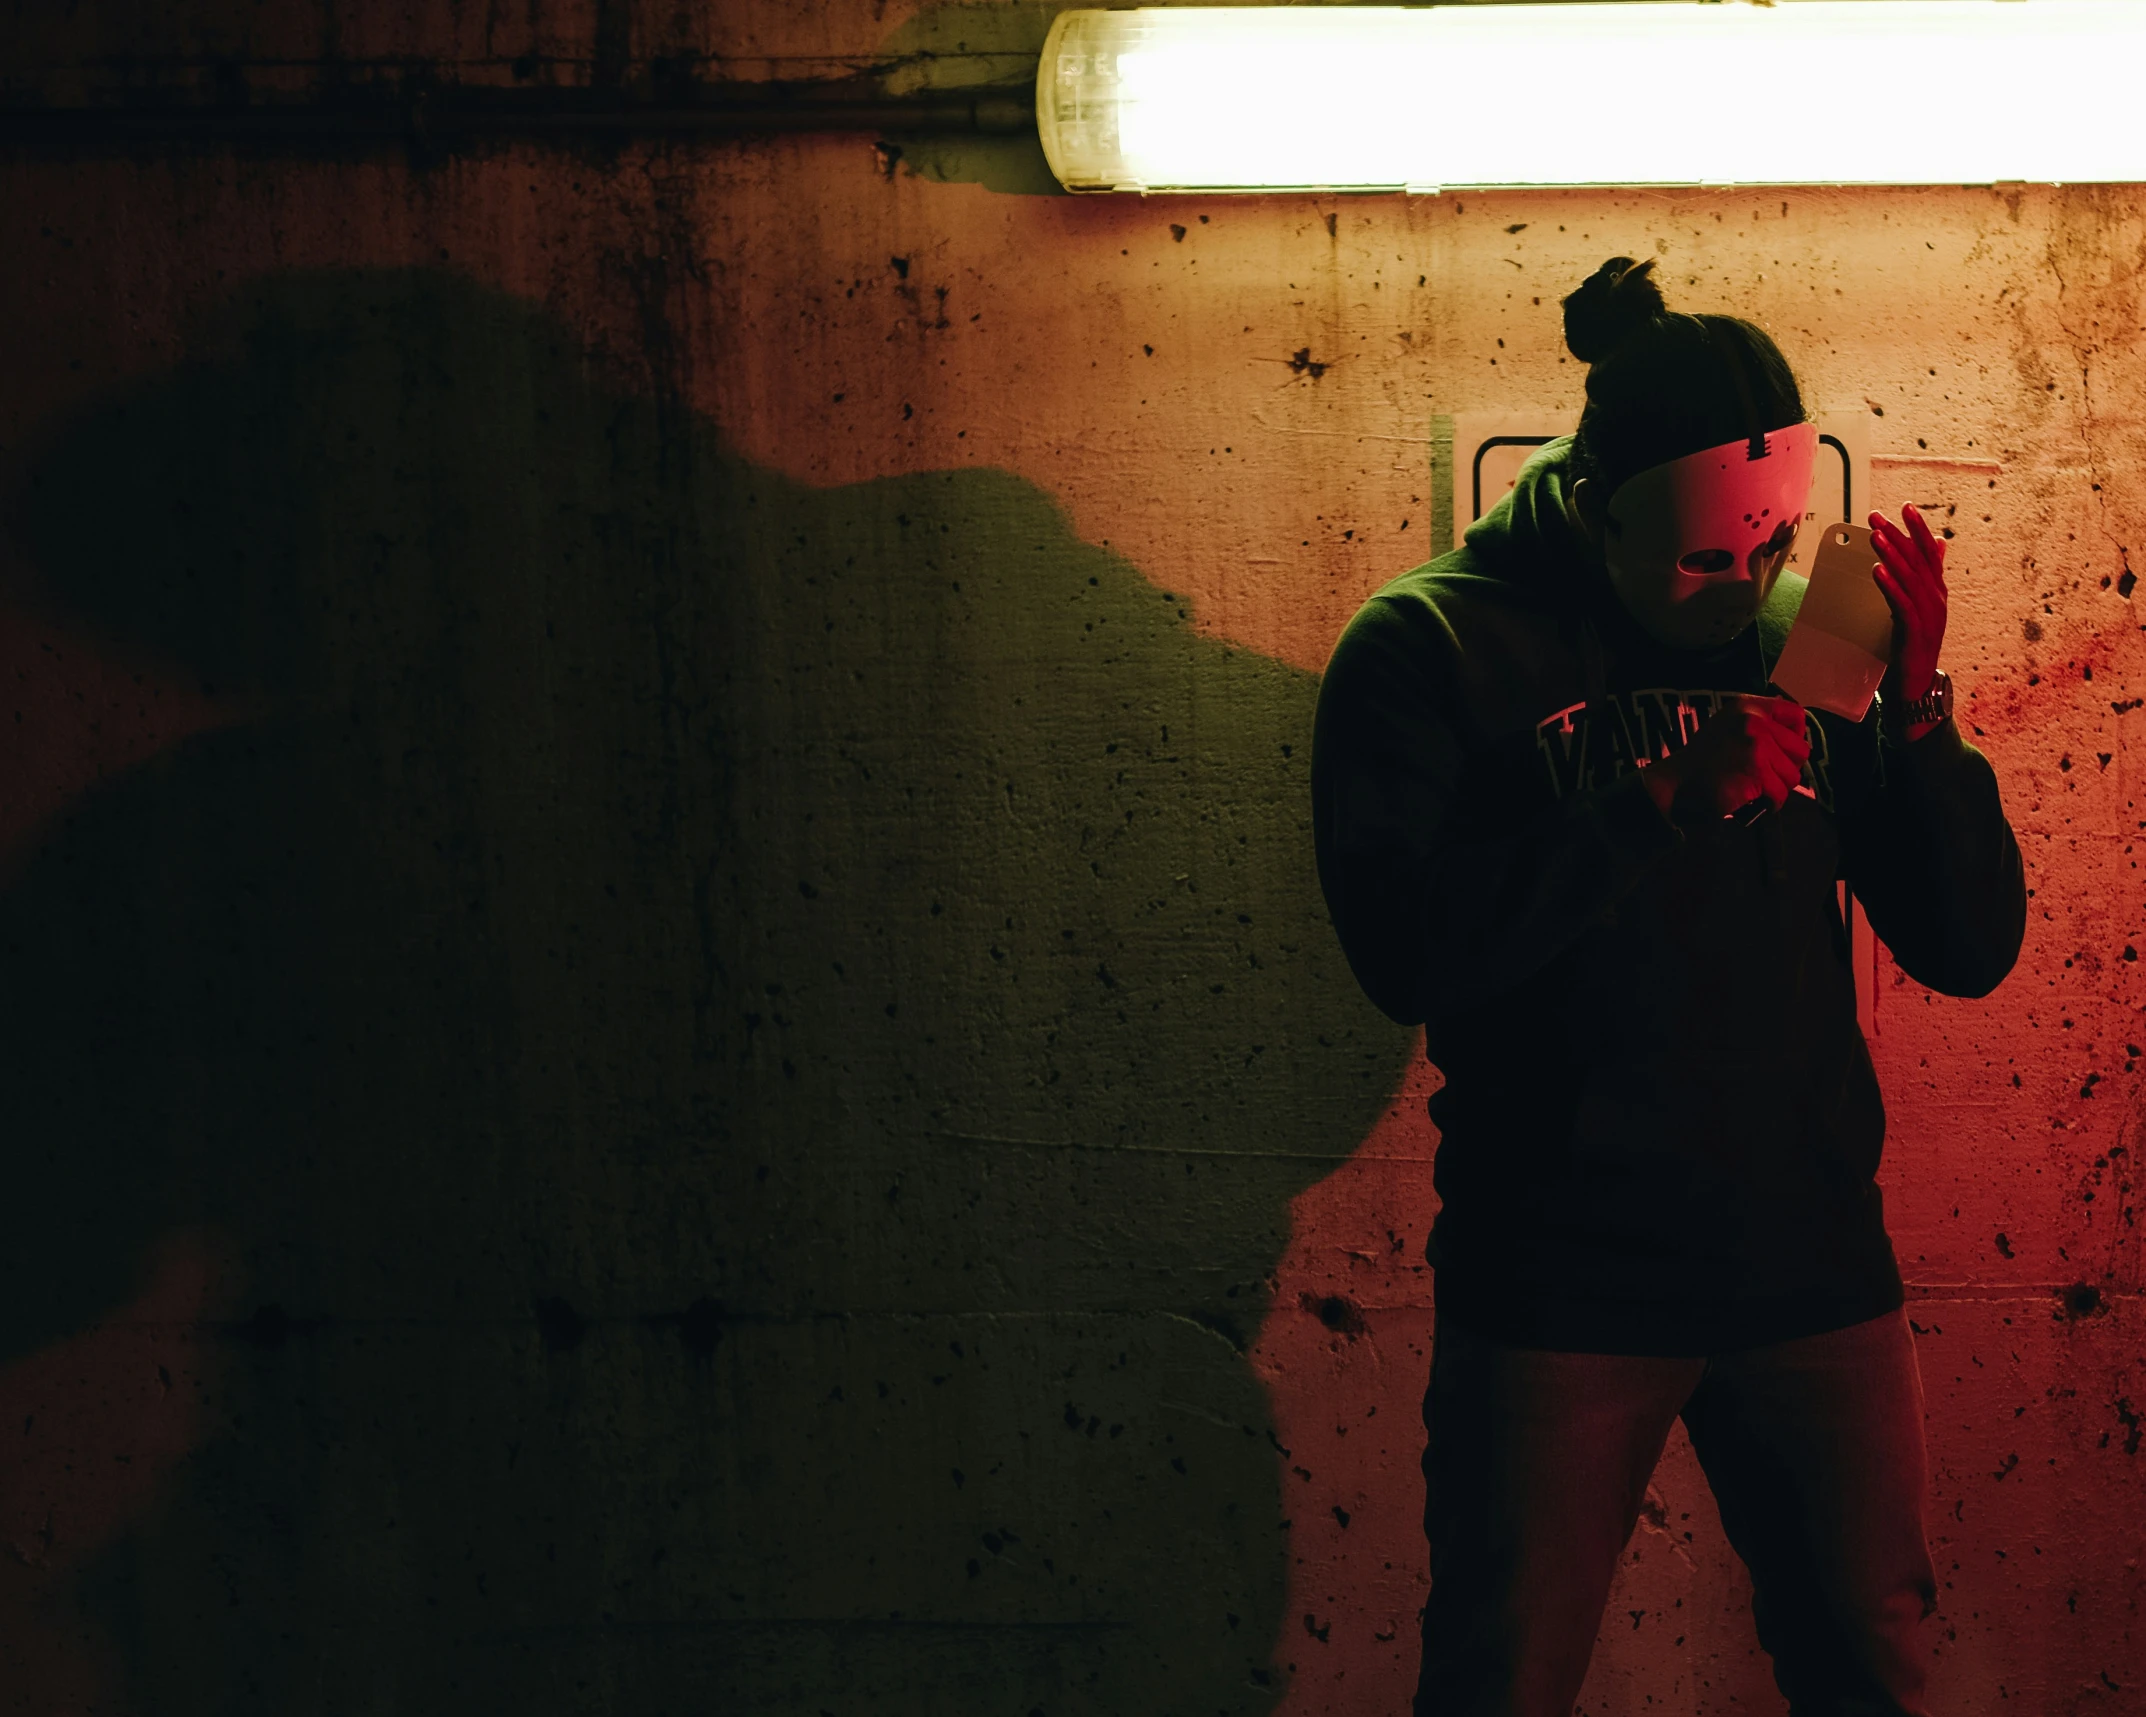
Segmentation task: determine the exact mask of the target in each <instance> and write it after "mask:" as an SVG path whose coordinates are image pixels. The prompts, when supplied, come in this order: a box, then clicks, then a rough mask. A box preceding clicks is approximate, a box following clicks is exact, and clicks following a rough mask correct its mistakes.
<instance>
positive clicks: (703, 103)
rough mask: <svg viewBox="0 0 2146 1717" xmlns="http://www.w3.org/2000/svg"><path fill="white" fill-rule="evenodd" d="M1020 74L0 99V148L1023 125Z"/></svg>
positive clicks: (471, 145)
mask: <svg viewBox="0 0 2146 1717" xmlns="http://www.w3.org/2000/svg"><path fill="white" fill-rule="evenodd" d="M1035 124H1036V104H1035V88H1034V85H1033V83H1032V82H1031V83H1027V84H1023V85H1020V86H1018V87H1000V86H991V87H982V88H972V89H926V90H918V91H915V92H913V93H903V94H889V93H888V92H887V91H886V90H885V89H884V87H883V86H882V85H881V84H880V82H879V80H878V79H876V78H871V77H865V78H849V79H843V80H840V81H827V80H816V81H811V82H729V83H714V82H710V83H674V84H672V85H670V86H669V87H666V88H664V89H662V90H661V91H651V92H645V93H644V92H638V91H633V90H629V89H591V88H579V89H559V88H541V89H498V88H473V87H470V86H468V85H445V86H441V85H430V86H425V87H420V88H411V87H409V86H407V85H406V86H403V87H400V88H396V89H392V90H390V89H381V90H377V91H376V90H358V91H344V92H337V93H334V94H322V95H317V96H312V97H308V98H305V99H300V100H291V101H275V100H263V101H236V102H229V103H216V104H210V103H205V102H181V101H174V100H171V99H168V98H162V97H161V92H160V98H158V99H144V98H136V99H132V100H126V101H114V102H110V103H95V104H85V105H81V106H73V107H23V106H15V107H0V148H6V149H16V150H21V149H30V150H41V149H63V150H70V151H81V150H85V149H87V150H100V149H127V148H131V147H134V146H138V145H157V144H211V145H214V144H248V145H257V146H265V147H271V148H289V147H304V146H307V145H313V146H318V147H327V148H334V147H339V146H348V145H359V146H365V145H371V146H381V145H395V144H403V145H410V146H415V147H418V148H420V149H424V150H432V151H439V152H443V153H453V152H455V151H458V150H463V149H476V148H483V147H487V146H492V145H497V144H502V143H515V142H533V143H551V144H570V143H575V142H580V141H583V140H587V141H591V142H627V141H634V140H643V139H679V140H696V139H704V140H707V141H711V142H724V141H730V140H742V139H748V138H754V137H770V136H782V135H796V134H800V133H806V134H809V133H814V132H861V133H869V134H875V135H883V136H890V137H920V136H941V137H953V136H984V137H997V136H1018V135H1021V134H1024V133H1026V134H1029V135H1033V134H1034V131H1035Z"/></svg>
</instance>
